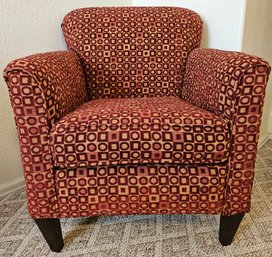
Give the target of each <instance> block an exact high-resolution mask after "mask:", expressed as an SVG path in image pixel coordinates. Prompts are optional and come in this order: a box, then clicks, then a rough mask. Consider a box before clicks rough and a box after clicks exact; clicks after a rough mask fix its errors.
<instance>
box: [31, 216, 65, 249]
mask: <svg viewBox="0 0 272 257" xmlns="http://www.w3.org/2000/svg"><path fill="white" fill-rule="evenodd" d="M34 221H35V222H36V224H37V226H38V227H39V229H40V231H41V232H42V234H43V237H44V238H45V240H46V242H47V243H48V245H49V247H50V249H51V250H52V251H53V252H58V253H59V252H60V251H61V249H62V248H63V245H64V243H63V238H62V233H61V226H60V219H34Z"/></svg>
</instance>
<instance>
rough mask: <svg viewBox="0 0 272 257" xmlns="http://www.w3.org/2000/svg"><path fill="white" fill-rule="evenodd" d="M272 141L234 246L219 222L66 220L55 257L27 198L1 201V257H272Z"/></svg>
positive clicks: (195, 218) (204, 218)
mask: <svg viewBox="0 0 272 257" xmlns="http://www.w3.org/2000/svg"><path fill="white" fill-rule="evenodd" d="M271 213H272V141H269V142H268V143H266V145H264V146H263V147H262V148H261V149H260V151H259V155H258V160H257V167H256V180H255V185H254V194H253V201H252V211H251V213H250V214H247V215H246V216H245V218H244V220H243V221H242V223H241V226H240V228H239V230H238V233H237V235H236V238H235V240H234V242H233V244H232V245H231V246H228V247H222V246H221V245H220V244H219V242H218V240H217V237H218V222H219V217H218V216H212V215H209V216H208V215H148V216H142V215H141V216H119V217H99V218H82V219H63V220H62V229H63V235H64V241H65V247H64V249H63V250H62V252H61V253H60V254H56V253H52V252H51V251H50V249H49V247H48V246H47V244H46V243H45V241H44V240H43V238H42V236H41V234H40V232H39V231H38V228H37V227H36V225H35V224H34V222H33V221H32V220H31V219H30V218H29V216H28V213H27V206H26V199H25V193H24V192H23V191H22V190H21V191H20V192H17V193H13V194H10V195H8V196H6V197H4V198H3V197H2V198H0V256H4V257H8V256H18V257H19V256H22V257H25V256H26V257H31V256H33V257H34V256H35V257H43V256H46V257H54V256H59V257H61V256H77V257H80V256H92V257H95V256H97V257H98V256H99V257H100V256H101V257H102V256H103V257H106V256H109V257H115V256H120V257H121V256H122V257H125V256H130V257H140V256H141V257H147V256H155V257H172V256H175V257H177V256H197V257H200V256H201V257H204V256H210V257H221V256H224V257H225V256H233V257H234V256H235V257H236V256H244V257H253V256H254V257H255V256H256V257H257V256H258V257H272V214H271Z"/></svg>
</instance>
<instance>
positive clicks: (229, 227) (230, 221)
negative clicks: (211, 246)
mask: <svg viewBox="0 0 272 257" xmlns="http://www.w3.org/2000/svg"><path fill="white" fill-rule="evenodd" d="M244 215H245V214H244V213H239V214H235V215H232V216H223V215H221V216H220V228H219V241H220V243H221V245H223V246H227V245H230V244H231V242H232V240H233V238H234V236H235V233H236V231H237V229H238V227H239V225H240V223H241V221H242V219H243V217H244Z"/></svg>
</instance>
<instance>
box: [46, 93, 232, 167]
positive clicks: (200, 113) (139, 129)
mask: <svg viewBox="0 0 272 257" xmlns="http://www.w3.org/2000/svg"><path fill="white" fill-rule="evenodd" d="M229 139H230V131H229V124H228V122H227V121H225V120H224V119H222V118H220V117H218V116H216V115H214V114H212V113H210V112H208V111H205V110H203V109H200V108H198V107H195V106H193V105H191V104H189V103H187V102H185V101H183V100H181V99H180V98H178V97H150V98H130V99H128V98H123V99H99V100H92V101H89V102H87V103H85V104H83V105H82V106H80V107H79V108H78V109H76V110H75V111H73V112H71V113H69V114H68V115H66V116H65V117H63V118H62V119H61V120H59V121H58V122H57V123H56V124H54V125H53V127H52V130H51V135H50V147H51V152H52V154H53V160H54V165H55V166H57V167H60V168H62V167H68V168H74V167H88V166H98V165H115V164H139V163H141V164H143V163H152V164H155V163H161V164H163V163H185V164H199V163H202V164H203V163H207V164H208V163H209V164H210V163H221V162H224V161H226V160H227V158H228V156H229V145H230V142H229Z"/></svg>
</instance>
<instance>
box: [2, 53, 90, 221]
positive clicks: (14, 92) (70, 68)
mask: <svg viewBox="0 0 272 257" xmlns="http://www.w3.org/2000/svg"><path fill="white" fill-rule="evenodd" d="M4 77H5V80H6V82H7V84H8V88H9V94H10V101H11V104H12V107H13V111H14V116H15V122H16V126H17V133H18V137H19V143H20V150H21V160H22V165H23V170H24V176H25V180H26V191H27V198H28V207H29V212H30V214H31V216H32V217H33V218H54V217H56V216H57V215H58V211H59V210H58V206H57V202H56V193H55V187H54V181H53V179H54V177H53V166H52V155H51V153H50V149H49V131H50V127H51V125H52V124H53V123H55V122H56V121H58V120H59V119H60V118H61V117H63V116H64V115H65V114H67V113H69V112H71V111H72V110H74V109H75V108H76V107H78V106H79V105H80V104H82V103H83V102H85V101H86V88H85V82H84V75H83V72H82V68H81V65H80V62H79V59H78V57H77V56H76V54H75V53H74V52H72V51H57V52H50V53H43V54H36V55H32V56H28V57H25V58H20V59H18V60H15V61H12V62H11V63H9V65H8V66H7V67H6V69H5V71H4Z"/></svg>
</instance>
